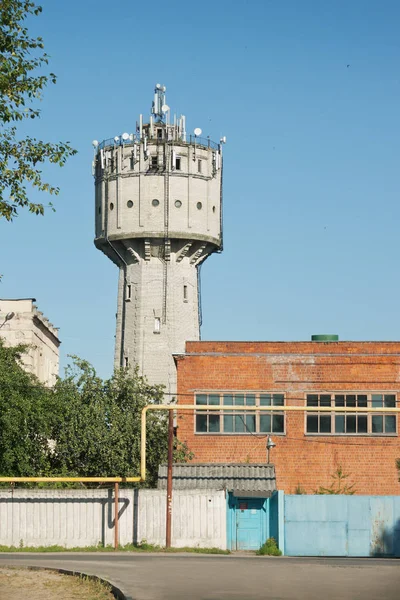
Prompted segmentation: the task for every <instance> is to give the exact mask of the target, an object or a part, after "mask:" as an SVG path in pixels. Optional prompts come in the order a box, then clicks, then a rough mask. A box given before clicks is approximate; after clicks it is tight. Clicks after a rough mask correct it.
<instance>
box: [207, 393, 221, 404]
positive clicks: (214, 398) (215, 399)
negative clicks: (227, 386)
mask: <svg viewBox="0 0 400 600" xmlns="http://www.w3.org/2000/svg"><path fill="white" fill-rule="evenodd" d="M208 404H214V405H215V404H219V394H218V396H216V395H215V394H214V395H210V396H208Z"/></svg>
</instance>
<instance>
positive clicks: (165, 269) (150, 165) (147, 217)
mask: <svg viewBox="0 0 400 600" xmlns="http://www.w3.org/2000/svg"><path fill="white" fill-rule="evenodd" d="M165 91H166V88H165V87H164V86H161V85H159V84H157V85H156V88H155V92H154V101H153V106H152V110H151V116H150V119H149V121H148V122H147V123H144V122H143V118H142V115H140V118H139V122H138V123H136V129H135V132H134V133H123V134H122V135H117V136H115V137H114V138H111V139H108V140H104V141H103V142H101V143H98V142H97V141H96V140H95V141H94V142H93V146H94V149H95V156H94V162H93V174H94V179H95V193H96V199H95V201H96V209H95V210H96V238H95V245H96V247H97V248H98V249H99V250H101V251H102V252H104V254H106V255H107V256H108V257H109V258H110V259H111V260H112V261H113V262H114V263H115V264H116V265H117V266H118V268H119V286H118V309H117V327H116V342H115V361H114V362H115V367H120V366H124V367H125V366H131V365H132V366H134V365H138V366H139V372H140V373H141V374H143V375H145V376H146V377H147V378H148V380H149V382H150V383H151V384H155V383H162V384H164V385H165V386H166V391H167V392H168V393H169V394H174V393H175V392H176V371H175V365H174V361H173V358H172V354H173V353H180V352H184V349H185V342H186V340H198V339H199V337H200V325H201V306H200V287H199V273H200V265H201V264H202V263H203V261H204V260H205V259H206V258H207V257H208V256H209V255H210V254H212V253H213V252H219V251H221V250H222V144H223V143H224V142H225V138H222V139H221V140H220V141H219V142H218V143H216V142H213V141H211V140H210V138H209V137H207V138H204V137H201V136H202V132H201V130H200V129H195V130H194V132H193V134H191V135H189V134H187V133H186V126H185V117H184V116H183V115H181V116H180V117H179V118H176V117H174V118H173V119H171V118H170V109H169V107H168V106H167V105H166V99H165Z"/></svg>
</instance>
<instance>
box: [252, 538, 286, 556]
mask: <svg viewBox="0 0 400 600" xmlns="http://www.w3.org/2000/svg"><path fill="white" fill-rule="evenodd" d="M256 554H258V556H265V555H269V556H282V552H281V550H279V548H278V546H277V545H276V540H275V538H273V537H271V538H268V539H267V541H266V542H265V543H264V544H263V545H262V546H261V548H260V549H259V550H257V552H256Z"/></svg>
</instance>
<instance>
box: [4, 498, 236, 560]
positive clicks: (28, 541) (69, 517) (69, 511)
mask: <svg viewBox="0 0 400 600" xmlns="http://www.w3.org/2000/svg"><path fill="white" fill-rule="evenodd" d="M165 516H166V492H165V491H164V490H132V489H123V488H122V489H120V494H119V543H120V544H121V545H125V544H128V543H132V542H135V543H136V542H141V541H142V540H147V542H149V543H152V544H158V545H165ZM114 527H115V520H114V497H113V490H111V489H109V490H68V489H64V490H34V489H16V490H8V489H7V490H6V489H3V490H0V545H5V546H19V545H24V546H51V545H59V546H65V547H66V548H72V547H81V548H83V547H86V546H93V545H97V544H100V543H101V544H104V545H112V544H113V542H114ZM172 545H173V546H176V547H183V546H201V547H211V546H214V547H218V548H223V549H225V548H226V506H225V492H223V491H214V490H212V491H209V492H207V491H206V490H198V491H176V492H174V497H173V521H172Z"/></svg>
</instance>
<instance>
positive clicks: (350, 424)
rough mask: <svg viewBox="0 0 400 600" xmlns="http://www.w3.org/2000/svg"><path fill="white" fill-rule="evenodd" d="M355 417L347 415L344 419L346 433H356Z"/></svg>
mask: <svg viewBox="0 0 400 600" xmlns="http://www.w3.org/2000/svg"><path fill="white" fill-rule="evenodd" d="M356 424H357V417H356V415H347V417H346V433H356V432H357V429H356Z"/></svg>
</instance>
